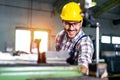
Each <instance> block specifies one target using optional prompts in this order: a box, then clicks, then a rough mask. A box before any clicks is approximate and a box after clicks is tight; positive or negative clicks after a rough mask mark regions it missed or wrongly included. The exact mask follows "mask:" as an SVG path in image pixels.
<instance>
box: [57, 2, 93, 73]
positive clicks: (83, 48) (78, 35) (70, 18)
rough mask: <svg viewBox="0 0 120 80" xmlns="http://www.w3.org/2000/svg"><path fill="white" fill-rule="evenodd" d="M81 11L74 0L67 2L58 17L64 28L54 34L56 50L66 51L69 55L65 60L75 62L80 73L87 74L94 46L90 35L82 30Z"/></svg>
mask: <svg viewBox="0 0 120 80" xmlns="http://www.w3.org/2000/svg"><path fill="white" fill-rule="evenodd" d="M81 13H82V10H81V8H80V5H79V4H78V3H76V2H69V3H67V4H66V5H65V6H64V7H63V8H62V12H61V14H60V17H61V19H62V24H63V28H64V30H62V31H61V32H59V33H58V34H57V36H56V50H57V51H60V50H65V51H68V52H69V53H70V57H69V58H68V59H67V62H68V63H69V64H73V65H74V64H76V62H77V64H78V65H80V67H81V71H82V73H83V74H87V72H88V64H89V63H91V62H92V55H93V52H94V48H93V44H92V41H91V39H90V37H89V36H87V35H86V34H85V33H84V32H83V31H82V24H83V16H82V14H81ZM76 59H77V61H76Z"/></svg>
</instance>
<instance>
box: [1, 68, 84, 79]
mask: <svg viewBox="0 0 120 80" xmlns="http://www.w3.org/2000/svg"><path fill="white" fill-rule="evenodd" d="M80 76H82V73H81V70H80V67H79V66H0V80H35V79H42V78H69V77H80Z"/></svg>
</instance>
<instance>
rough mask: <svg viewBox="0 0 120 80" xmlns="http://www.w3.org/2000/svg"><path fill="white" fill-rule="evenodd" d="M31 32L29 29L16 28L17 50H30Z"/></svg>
mask: <svg viewBox="0 0 120 80" xmlns="http://www.w3.org/2000/svg"><path fill="white" fill-rule="evenodd" d="M30 34H31V32H30V31H29V30H19V29H18V30H16V38H15V50H16V51H18V50H21V51H26V52H29V50H30V40H31V36H30Z"/></svg>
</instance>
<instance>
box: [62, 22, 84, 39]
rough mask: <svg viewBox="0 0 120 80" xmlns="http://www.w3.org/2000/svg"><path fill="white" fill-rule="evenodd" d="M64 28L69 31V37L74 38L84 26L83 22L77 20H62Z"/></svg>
mask: <svg viewBox="0 0 120 80" xmlns="http://www.w3.org/2000/svg"><path fill="white" fill-rule="evenodd" d="M62 22H63V26H64V30H65V31H66V33H67V37H68V38H71V39H72V38H74V37H75V36H76V35H77V34H78V33H79V31H80V28H81V27H82V22H83V21H79V22H75V21H62Z"/></svg>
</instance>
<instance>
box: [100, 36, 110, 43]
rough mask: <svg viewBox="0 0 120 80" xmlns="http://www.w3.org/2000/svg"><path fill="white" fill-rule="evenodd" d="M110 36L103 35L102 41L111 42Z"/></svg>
mask: <svg viewBox="0 0 120 80" xmlns="http://www.w3.org/2000/svg"><path fill="white" fill-rule="evenodd" d="M110 41H111V40H110V36H102V37H101V42H102V43H110Z"/></svg>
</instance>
